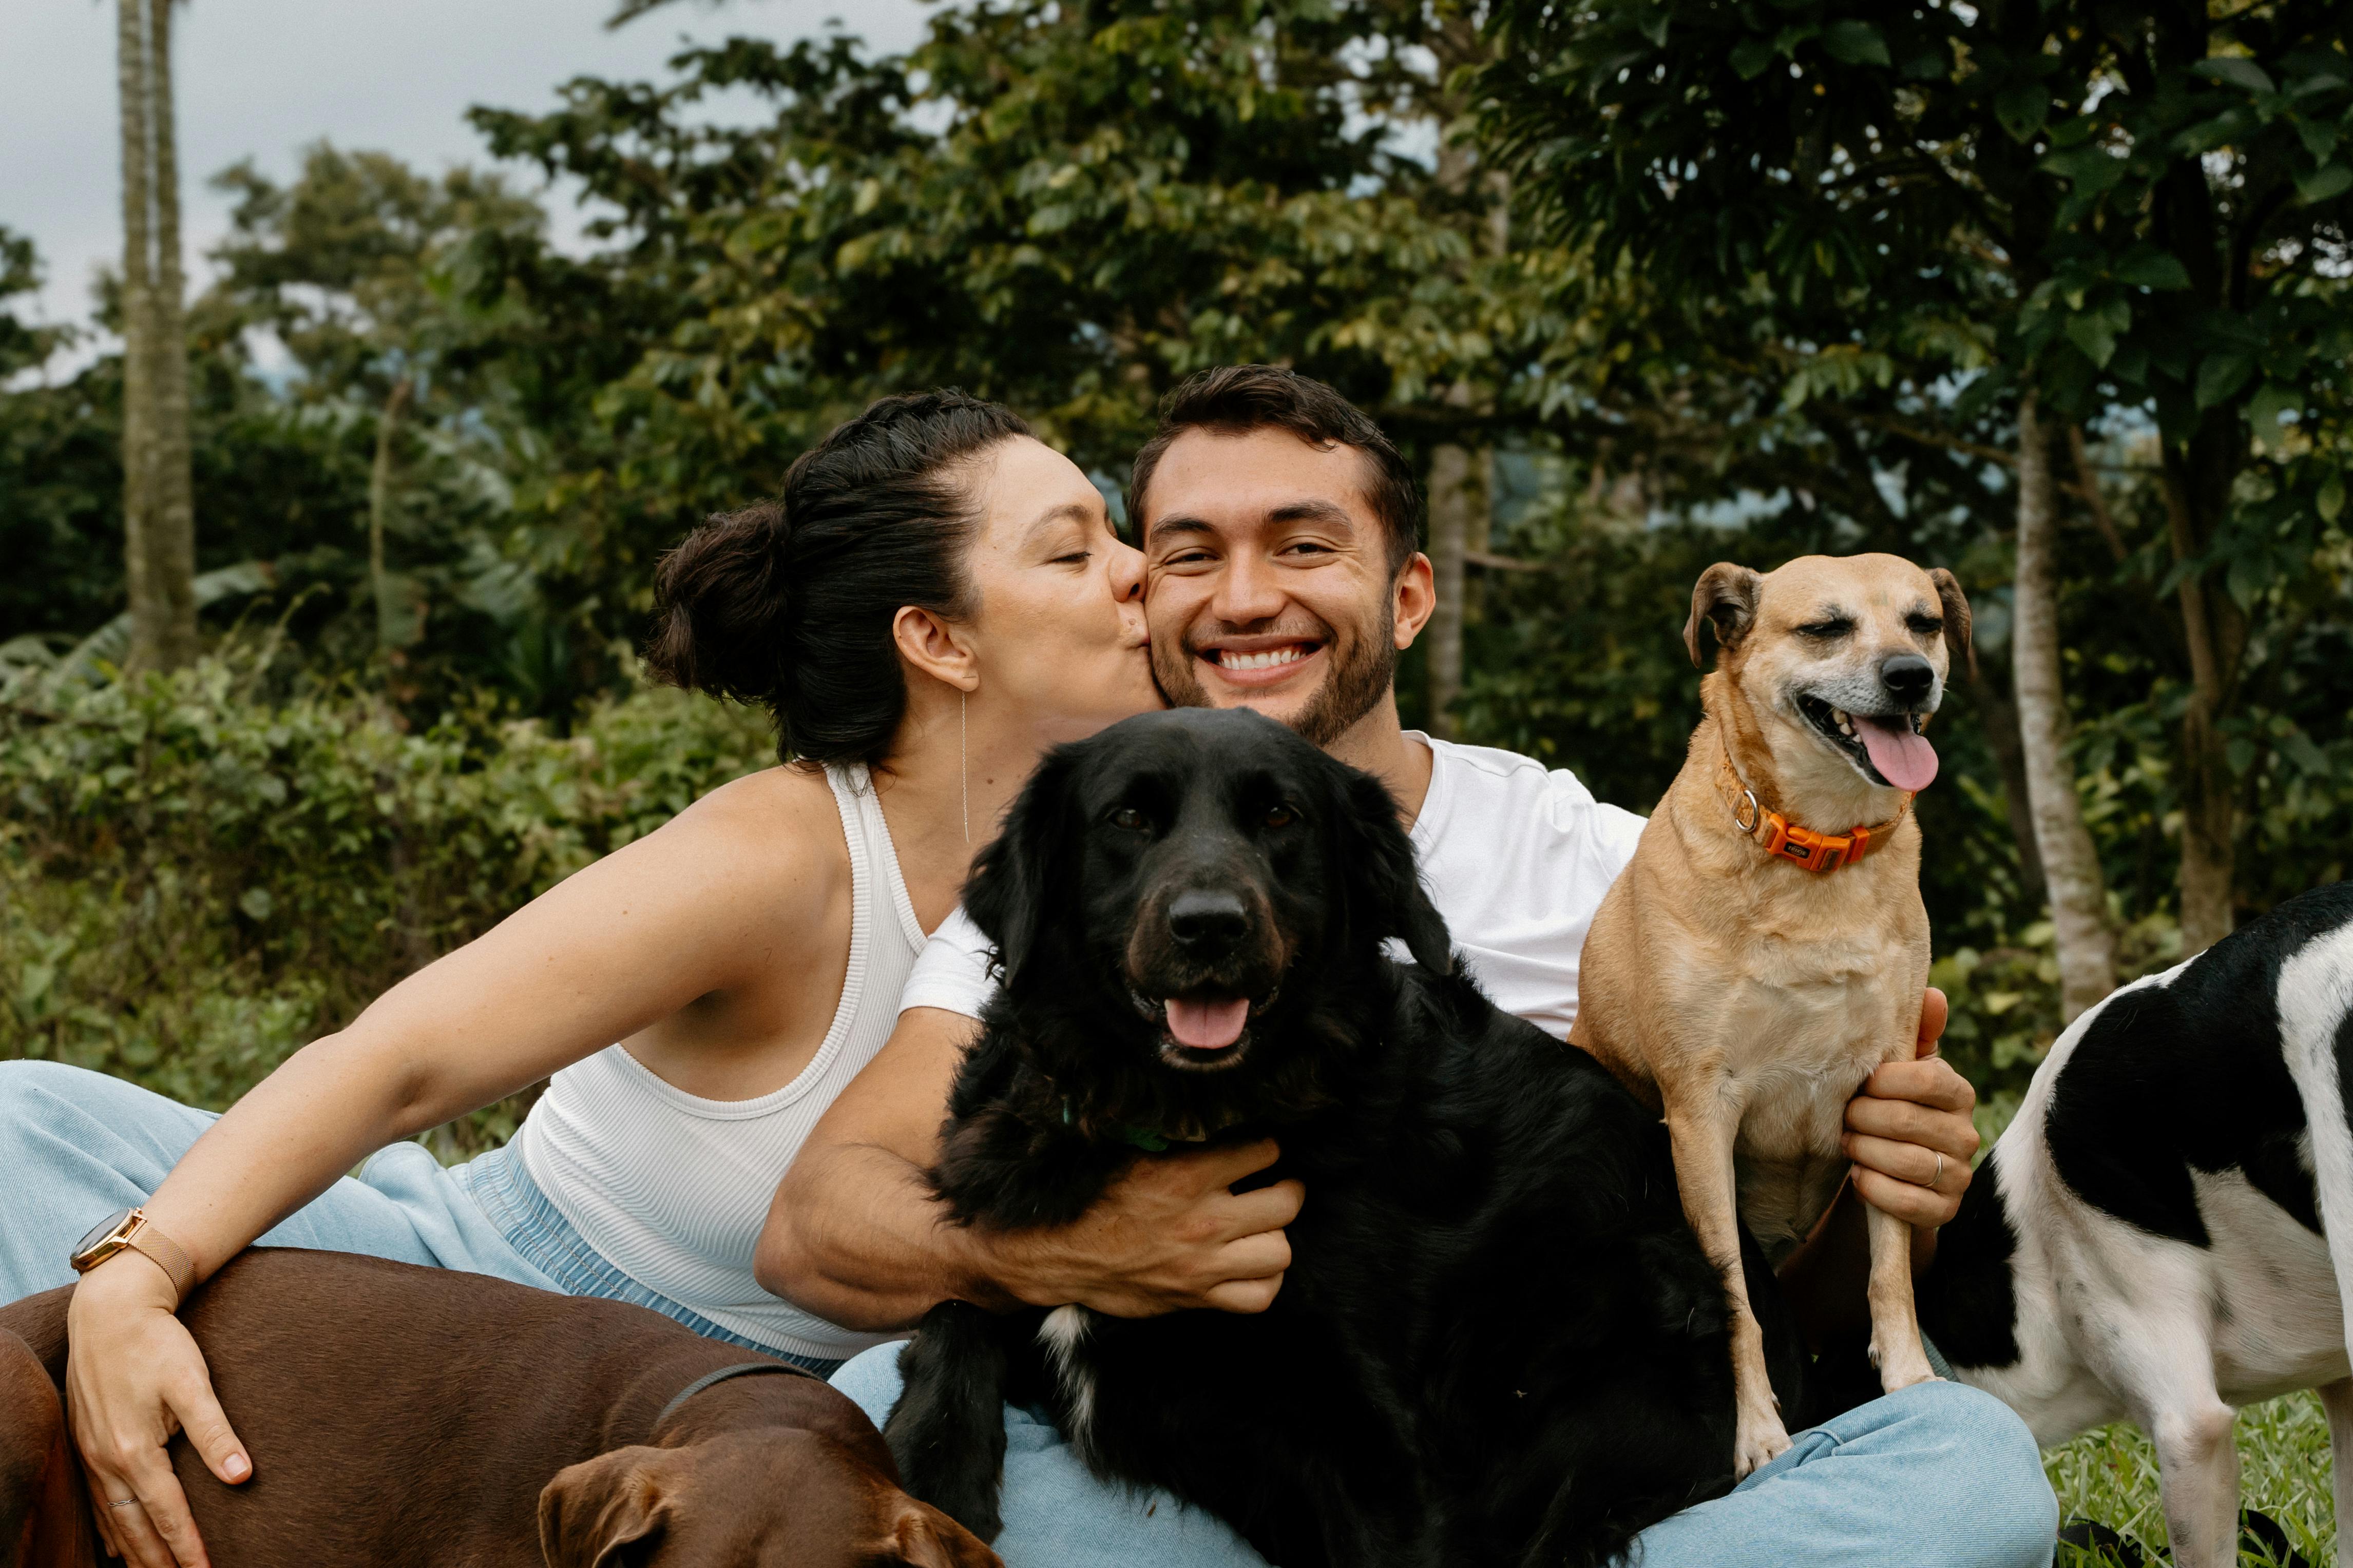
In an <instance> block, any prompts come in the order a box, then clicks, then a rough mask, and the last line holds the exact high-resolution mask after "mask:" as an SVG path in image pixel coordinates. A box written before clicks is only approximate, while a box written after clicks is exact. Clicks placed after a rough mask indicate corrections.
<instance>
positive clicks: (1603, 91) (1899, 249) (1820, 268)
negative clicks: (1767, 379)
mask: <svg viewBox="0 0 2353 1568" xmlns="http://www.w3.org/2000/svg"><path fill="white" fill-rule="evenodd" d="M1496 19H1497V37H1498V39H1499V44H1500V47H1501V57H1500V58H1499V60H1498V62H1497V63H1496V64H1495V66H1494V67H1493V68H1491V69H1490V70H1489V71H1488V72H1487V73H1486V74H1485V75H1484V77H1483V78H1482V81H1483V84H1484V86H1485V87H1486V89H1488V91H1489V92H1490V93H1491V94H1492V99H1491V106H1490V113H1491V121H1492V124H1493V127H1494V128H1495V130H1496V132H1497V133H1498V134H1499V136H1500V137H1501V138H1502V139H1503V142H1504V145H1505V147H1506V148H1507V149H1508V151H1509V152H1510V153H1511V154H1512V155H1513V156H1514V158H1515V159H1516V160H1517V166H1518V167H1519V168H1520V170H1521V171H1522V173H1523V175H1524V177H1525V179H1526V180H1527V182H1528V183H1529V185H1530V187H1531V189H1532V191H1533V192H1534V193H1535V195H1537V196H1538V197H1539V198H1540V200H1541V204H1542V205H1543V208H1544V211H1545V213H1546V216H1547V217H1548V218H1549V220H1550V221H1551V222H1552V224H1553V225H1554V226H1555V228H1556V232H1558V233H1560V234H1561V235H1562V236H1564V237H1567V238H1571V239H1573V240H1574V241H1575V242H1576V243H1578V244H1580V245H1583V246H1585V247H1589V248H1590V250H1591V251H1592V253H1593V254H1594V255H1595V256H1596V257H1597V258H1599V260H1601V261H1602V262H1603V263H1605V264H1617V265H1624V264H1626V263H1629V262H1630V263H1631V264H1632V265H1633V266H1634V267H1636V268H1639V269H1640V270H1641V274H1642V276H1643V277H1644V278H1645V279H1648V280H1649V281H1651V283H1652V284H1654V285H1655V286H1656V287H1655V291H1654V292H1653V293H1652V294H1651V295H1650V296H1649V300H1650V304H1649V306H1648V308H1647V309H1645V310H1641V311H1640V312H1639V313H1638V315H1637V317H1636V318H1635V319H1634V320H1633V321H1630V323H1629V325H1628V326H1626V327H1625V328H1624V329H1622V331H1625V332H1626V333H1627V334H1628V336H1629V337H1630V338H1641V337H1643V336H1645V335H1647V336H1648V337H1649V338H1650V339H1651V340H1652V341H1656V342H1666V343H1668V344H1671V345H1673V344H1694V343H1695V344H1697V345H1699V353H1698V356H1695V357H1700V358H1701V360H1702V363H1707V359H1708V358H1710V357H1712V358H1714V359H1715V360H1716V361H1718V362H1725V361H1729V362H1738V361H1740V360H1742V359H1743V358H1744V357H1747V356H1750V355H1753V354H1755V353H1757V352H1759V351H1761V352H1762V353H1764V354H1765V355H1767V356H1768V357H1778V358H1779V359H1781V360H1784V361H1786V362H1788V363H1790V365H1791V371H1792V374H1791V376H1790V380H1789V382H1788V391H1787V393H1786V394H1785V402H1786V403H1788V404H1790V405H1799V406H1802V407H1804V408H1806V409H1808V410H1810V412H1811V414H1812V419H1811V423H1812V424H1813V425H1814V426H1816V427H1817V428H1818V429H1819V430H1820V431H1821V432H1822V434H1823V435H1824V436H1825V437H1832V436H1834V433H1835V429H1836V427H1837V426H1840V425H1841V424H1844V425H1847V426H1858V425H1859V426H1865V427H1869V428H1875V429H1878V430H1882V431H1890V430H1892V431H1894V432H1897V433H1899V434H1900V435H1902V436H1903V437H1905V438H1907V439H1909V440H1911V441H1913V442H1915V444H1917V445H1919V446H1922V447H1929V446H1936V445H1939V444H1941V445H1944V446H1946V447H1948V448H1957V447H1971V446H1974V447H1979V448H1989V447H1998V446H2000V444H2001V443H2000V441H1999V440H1991V441H1989V440H1988V439H1987V432H1986V431H1985V430H1984V428H1983V426H1984V423H1985V421H1986V419H1987V417H1988V416H1992V417H1993V418H1994V419H1995V422H1996V424H1997V426H2000V425H2003V424H2006V423H2007V418H2006V416H2005V415H2004V414H2003V413H2002V410H2003V406H2004V404H2005V402H2006V400H2008V399H2010V397H2012V396H2014V395H2015V394H2016V392H2017V391H2018V389H2019V388H2021V386H2026V385H2032V386H2034V387H2036V388H2037V389H2039V390H2040V392H2041V393H2042V395H2043V396H2044V397H2045V399H2046V400H2047V401H2048V402H2049V403H2050V404H2051V405H2052V407H2053V408H2055V409H2056V410H2057V411H2058V412H2059V413H2060V414H2061V415H2062V416H2063V417H2065V418H2067V419H2070V420H2073V421H2077V422H2092V423H2095V424H2097V425H2098V426H2102V427H2104V428H2105V429H2107V430H2108V431H2109V432H2110V433H2111V434H2112V436H2114V437H2118V438H2119V439H2120V440H2121V441H2123V442H2124V444H2126V445H2128V446H2129V445H2133V443H2132V442H2131V439H2130V438H2131V437H2132V434H2133V433H2134V432H2135V431H2136V430H2137V429H2141V428H2146V427H2148V426H2153V427H2154V430H2153V437H2152V438H2150V439H2147V440H2146V441H2142V442H2140V443H2138V445H2137V447H2136V450H2137V451H2138V452H2139V453H2140V454H2141V455H2142V456H2143V457H2144V458H2146V459H2148V460H2147V461H2145V462H2143V463H2142V464H2141V465H2140V467H2141V468H2144V469H2146V473H2145V474H2139V475H2135V476H2133V478H2132V480H2131V482H2132V483H2133V484H2135V485H2139V486H2143V487H2145V488H2147V489H2149V490H2151V491H2152V492H2153V494H2154V497H2155V499H2156V502H2157V504H2158V505H2159V506H2161V508H2162V514H2163V526H2162V529H2161V531H2159V532H2158V535H2157V537H2156V539H2155V540H2135V541H2130V542H2127V541H2126V540H2125V539H2124V538H2123V536H2122V535H2121V533H2120V532H2119V531H2116V530H2115V528H2114V526H2113V524H2112V523H2111V524H2110V525H2109V529H2110V533H2109V536H2110V539H2111V541H2112V544H2113V547H2114V548H2116V550H2117V552H2118V553H2120V554H2124V555H2126V560H2125V561H2124V562H2122V563H2117V565H2118V566H2119V567H2120V568H2121V570H2119V571H2118V572H2117V573H2116V575H2117V576H2119V577H2121V578H2123V579H2125V580H2126V582H2127V583H2129V584H2131V585H2130V586H2129V587H2124V586H2123V584H2119V586H2120V587H2123V591H2124V592H2125V593H2126V594H2128V595H2132V596H2133V597H2134V598H2136V599H2137V601H2138V602H2139V603H2140V604H2141V605H2143V607H2144V608H2145V609H2146V611H2147V629H2148V630H2150V631H2151V632H2153V633H2155V634H2156V637H2155V639H2154V640H2156V641H2158V643H2159V645H2160V646H2159V647H2158V648H2156V649H2155V650H2153V651H2154V657H2153V658H2152V659H2151V661H2150V662H2151V664H2152V665H2153V666H2154V668H2147V669H2144V670H2141V671H2137V672H2136V676H2137V680H2138V689H2137V690H2135V691H2134V692H2133V693H2132V694H2131V698H2130V699H2129V700H2131V701H2133V702H2134V703H2135V704H2136V705H2137V707H2139V708H2140V709H2141V710H2143V711H2145V712H2147V713H2150V714H2155V715H2162V717H2163V719H2164V721H2166V722H2167V723H2168V724H2170V725H2173V726H2175V727H2176V731H2177V732H2176V735H2175V737H2174V741H2173V744H2172V746H2171V747H2170V748H2169V749H2170V750H2171V752H2172V753H2173V754H2172V756H2171V757H2170V758H2169V759H2168V761H2167V762H2166V763H2161V764H2159V763H2155V761H2154V759H2151V761H2152V763H2153V765H2152V766H2151V767H2150V769H2149V771H2148V774H2147V776H2148V777H2149V779H2150V780H2151V781H2152V782H2154V783H2156V784H2158V787H2159V788H2160V790H2161V791H2162V793H2163V795H2164V797H2165V798H2164V800H2163V801H2162V802H2161V804H2160V805H2159V808H2158V809H2159V810H2160V812H2161V814H2164V815H2168V816H2175V817H2176V820H2177V821H2178V823H2179V826H2178V827H2177V828H2176V830H2175V831H2176V833H2177V835H2178V842H2179V848H2178V850H2177V857H2178V864H2179V867H2180V875H2179V883H2180V889H2181V899H2182V900H2183V908H2184V911H2185V914H2186V915H2188V916H2190V917H2194V920H2195V921H2196V923H2198V924H2200V926H2201V928H2203V929H2202V931H2201V936H2200V940H2211V935H2212V934H2214V930H2213V929H2212V928H2214V927H2216V925H2217V924H2218V922H2219V924H2220V926H2221V929H2227V923H2228V910H2229V904H2230V901H2231V894H2232V886H2233V859H2234V848H2235V847H2236V845H2237V842H2238V840H2239V839H2241V838H2242V837H2246V835H2245V834H2244V833H2243V831H2242V829H2241V827H2240V826H2237V819H2238V818H2240V817H2241V816H2243V815H2244V813H2245V810H2246V808H2247V806H2249V805H2257V811H2258V815H2260V805H2259V803H2258V800H2257V797H2259V796H2261V795H2263V794H2264V793H2266V792H2267V791H2268V790H2269V789H2270V788H2272V787H2273V785H2274V781H2272V780H2269V779H2266V778H2265V777H2264V776H2263V770H2264V769H2265V768H2266V765H2267V764H2268V763H2269V762H2270V755H2269V748H2270V743H2271V742H2272V740H2273V739H2274V738H2276V737H2278V736H2280V735H2283V734H2285V733H2288V732H2295V733H2297V734H2299V735H2304V734H2306V722H2307V721H2305V720H2303V719H2302V718H2301V717H2300V716H2298V715H2294V714H2290V713H2285V712H2283V711H2282V710H2279V709H2277V708H2275V707H2273V706H2272V705H2270V704H2269V703H2268V702H2266V701H2264V700H2263V699H2264V698H2265V697H2267V696H2269V695H2270V694H2271V693H2272V692H2273V691H2274V690H2277V689H2281V688H2282V686H2283V685H2295V684H2299V683H2300V682H2299V678H2298V677H2297V676H2295V675H2292V674H2290V673H2289V671H2288V670H2287V669H2286V668H2267V667H2269V666H2272V665H2273V664H2274V661H2282V660H2285V659H2290V658H2293V657H2294V655H2295V651H2296V650H2297V648H2298V646H2299V644H2300V642H2301V641H2302V637H2303V629H2304V628H2305V627H2306V626H2309V624H2310V623H2311V621H2312V619H2313V617H2314V616H2315V615H2316V613H2318V612H2319V610H2320V607H2321V606H2323V605H2329V606H2335V605H2339V604H2341V597H2342V592H2343V580H2342V576H2341V574H2339V573H2337V572H2336V571H2334V570H2332V563H2333V562H2334V561H2335V559H2336V556H2337V553H2339V552H2340V545H2341V539H2342V536H2341V534H2339V533H2338V532H2337V529H2336V523H2337V517H2338V515H2339V512H2340V511H2341V508H2342V502H2343V493H2344V482H2345V481H2344V477H2343V468H2344V463H2345V458H2346V453H2347V450H2348V448H2347V446H2346V443H2345V441H2344V438H2343V429H2342V416H2341V410H2342V408H2343V406H2344V403H2345V394H2346V384H2345V374H2346V363H2347V359H2348V351H2353V319H2348V300H2347V295H2346V285H2345V281H2344V279H2345V274H2346V268H2347V264H2348V256H2347V252H2346V242H2347V236H2346V224H2347V219H2348V215H2353V199H2348V190H2353V164H2348V163H2345V162H2343V161H2342V160H2341V158H2340V154H2339V151H2338V149H2339V143H2340V141H2341V140H2342V139H2343V138H2344V137H2345V134H2346V132H2348V131H2353V66H2348V20H2347V16H2346V14H2345V13H2344V11H2343V8H2342V7H2338V6H2331V5H2322V4H2306V5H2296V4H2276V5H2256V6H2250V7H2244V8H2239V9H2235V10H2232V11H2231V12H2229V13H2222V12H2215V13H2213V14H2212V15H2211V16H2210V14H2209V12H2208V10H2207V8H2206V7H2204V6H2202V5H2126V6H2106V5H2102V6H2094V5H2035V4H2027V3H2025V0H2019V3H2017V4H2008V3H2004V4H1995V5H1985V6H1981V7H1960V6H1953V5H1941V4H1915V5H1903V6H1898V7H1894V8H1889V7H1863V8H1858V7H1854V6H1852V5H1831V4H1804V5H1778V6H1772V7H1767V6H1763V5H1736V6H1722V5H1702V4H1697V3H1694V4H1688V5H1684V4H1666V5H1660V4H1652V3H1650V0H1624V3H1621V4H1600V5H1583V6H1576V7H1553V6H1546V5H1535V4H1519V3H1517V0H1504V4H1501V5H1498V6H1497V8H1496ZM1973 425H1974V426H1977V427H1978V428H1977V429H1976V430H1975V431H1974V432H1972V431H1971V430H1969V429H1968V428H1966V427H1967V426H1973ZM1852 456H1856V457H1864V458H1865V460H1866V461H1868V460H1869V458H1868V456H1867V454H1865V453H1862V452H1856V453H1854V454H1852ZM2102 482H2103V476H2102V475H2100V474H2099V473H2096V472H2086V473H2083V474H2080V475H2079V476H2078V486H2079V489H2082V490H2083V491H2084V494H2085V498H2086V500H2087V501H2089V500H2094V497H2095V495H2096V491H2095V490H2094V487H2095V486H2097V485H2099V484H2101V483H2102ZM2099 500H2101V501H2105V498H2099ZM2095 510H2099V509H2098V508H2097V507H2095ZM2128 510H2137V508H2135V509H2128ZM2324 711H2327V710H2324ZM2341 713H2342V710H2341V709H2338V710H2335V712H2333V713H2331V714H2330V718H2329V721H2328V723H2327V726H2326V728H2327V730H2331V731H2333V730H2337V729H2339V728H2341ZM2158 749H2159V750H2166V749H2168V748H2166V747H2164V746H2163V745H2162V743H2160V745H2159V748H2158ZM2297 751H2298V754H2299V756H2300V757H2301V758H2302V759H2303V760H2305V761H2310V760H2311V759H2312V758H2314V757H2316V755H2317V754H2318V753H2317V752H2316V748H2315V747H2314V746H2313V745H2312V744H2311V743H2310V742H2309V737H2308V735H2306V744H2305V745H2303V746H2300V747H2298V748H2297ZM2295 771H2297V772H2299V773H2300V772H2301V767H2300V766H2299V767H2298V768H2297V769H2296V770H2295ZM2288 787H2289V788H2291V789H2293V788H2294V787H2295V784H2294V782H2293V781H2288ZM2260 880H2268V878H2267V877H2265V878H2260ZM2238 891H2239V893H2240V896H2241V897H2242V898H2245V896H2246V894H2247V891H2248V889H2247V888H2246V886H2245V879H2238ZM2252 901H2260V900H2252Z"/></svg>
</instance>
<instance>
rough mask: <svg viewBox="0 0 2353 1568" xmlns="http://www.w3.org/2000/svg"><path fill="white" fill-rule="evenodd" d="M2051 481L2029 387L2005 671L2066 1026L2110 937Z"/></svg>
mask: <svg viewBox="0 0 2353 1568" xmlns="http://www.w3.org/2000/svg"><path fill="white" fill-rule="evenodd" d="M2054 502H2055V498H2054V496H2053V494H2052V482H2051V441H2050V437H2049V435H2048V433H2047V432H2046V431H2045V430H2044V429H2043V427H2042V416H2041V413H2040V411H2039V410H2038V409H2037V408H2036V406H2035V397H2034V394H2033V392H2032V391H2031V389H2030V390H2029V391H2027V392H2026V393H2024V394H2023V395H2021V397H2020V399H2019V405H2018V584H2017V588H2016V596H2015V603H2014V605H2013V609H2012V620H2011V632H2010V669H2011V674H2012V677H2013V679H2014V680H2015V682H2016V689H2017V692H2018V731H2019V741H2020V743H2021V748H2022V750H2023V752H2024V753H2025V761H2026V788H2027V798H2028V800H2029V802H2030V803H2031V805H2032V807H2033V810H2034V842H2035V847H2036V848H2037V849H2038V850H2039V851H2040V852H2041V854H2042V871H2043V876H2044V879H2045V880H2046V881H2047V883H2048V885H2049V887H2050V891H2051V923H2052V931H2053V932H2054V934H2055V936H2056V938H2057V943H2058V949H2059V1016H2060V1020H2061V1021H2062V1022H2063V1023H2066V1022H2072V1021H2073V1019H2074V1017H2075V1016H2076V1015H2078V1014H2080V1013H2081V1012H2083V1011H2084V1009H2085V1008H2086V1007H2089V1006H2090V1005H2092V1004H2094V1002H2097V1001H2098V1000H2099V999H2100V998H2101V997H2103V996H2105V995H2106V994H2108V993H2109V992H2110V991H2112V990H2114V989H2115V988H2116V935H2115V933H2114V932H2113V931H2110V930H2109V929H2108V896H2107V886H2106V882H2105V879H2104V878H2103V876H2102V875H2101V872H2100V858H2099V855H2098V853H2097V851H2096V850H2094V847H2093V845H2092V835H2091V832H2090V830H2089V829H2087V828H2085V827H2084V810H2083V803H2082V800H2081V798H2080V797H2079V796H2078V795H2076V793H2075V769H2074V765H2073V763H2070V762H2069V761H2068V758H2067V702H2066V694H2065V692H2064V690H2063V687H2062V685H2061V681H2060V671H2059V597H2058V563H2057V561H2056V559H2055V556H2056V545H2057V542H2058V532H2059V510H2058V507H2057V506H2056V504H2054Z"/></svg>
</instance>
